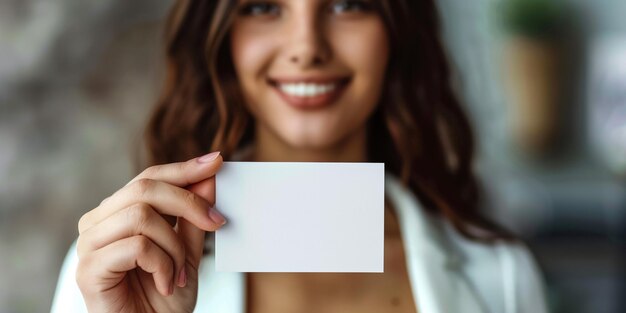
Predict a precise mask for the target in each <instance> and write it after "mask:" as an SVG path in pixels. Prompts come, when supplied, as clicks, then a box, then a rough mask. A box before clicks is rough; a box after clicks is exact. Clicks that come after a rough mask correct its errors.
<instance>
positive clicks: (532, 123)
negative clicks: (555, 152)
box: [504, 36, 561, 155]
mask: <svg viewBox="0 0 626 313" xmlns="http://www.w3.org/2000/svg"><path fill="white" fill-rule="evenodd" d="M504 60H505V66H504V69H505V71H506V73H505V79H506V86H507V91H508V94H509V96H510V98H509V99H510V101H509V102H510V105H509V121H510V130H511V132H512V133H511V135H512V137H513V140H514V141H515V143H516V145H517V146H518V147H519V148H520V149H521V150H522V151H523V152H525V153H528V154H532V155H541V154H544V153H546V152H547V151H548V150H549V149H550V147H551V146H552V144H553V141H554V140H555V138H556V136H557V130H558V128H559V127H558V126H559V117H560V115H561V114H560V110H559V89H560V78H559V74H560V72H561V71H560V62H559V61H560V60H559V49H558V45H557V44H555V43H552V42H549V41H541V40H538V39H532V38H526V37H522V36H519V37H511V38H509V40H508V41H507V42H506V46H505V58H504Z"/></svg>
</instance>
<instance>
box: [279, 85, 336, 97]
mask: <svg viewBox="0 0 626 313" xmlns="http://www.w3.org/2000/svg"><path fill="white" fill-rule="evenodd" d="M336 87H337V84H326V85H320V84H305V83H297V84H278V88H280V90H281V91H283V92H284V93H286V94H289V95H292V96H297V97H313V96H318V95H320V94H323V93H328V92H330V91H332V90H334V89H335V88H336Z"/></svg>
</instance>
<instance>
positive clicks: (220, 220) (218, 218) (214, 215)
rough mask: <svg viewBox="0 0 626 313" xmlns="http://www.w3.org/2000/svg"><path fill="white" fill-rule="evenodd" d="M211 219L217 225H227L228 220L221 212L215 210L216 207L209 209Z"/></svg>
mask: <svg viewBox="0 0 626 313" xmlns="http://www.w3.org/2000/svg"><path fill="white" fill-rule="evenodd" d="M209 217H210V218H211V220H213V222H215V224H217V225H220V226H221V225H224V224H226V219H225V218H224V216H223V215H222V214H220V212H218V211H217V210H216V209H215V207H209Z"/></svg>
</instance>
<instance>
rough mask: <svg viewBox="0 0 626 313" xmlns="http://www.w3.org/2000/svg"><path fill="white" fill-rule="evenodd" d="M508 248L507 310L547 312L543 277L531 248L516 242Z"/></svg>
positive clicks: (506, 265)
mask: <svg viewBox="0 0 626 313" xmlns="http://www.w3.org/2000/svg"><path fill="white" fill-rule="evenodd" d="M506 250H507V252H506V254H507V257H506V262H505V263H506V264H505V267H506V268H507V269H506V272H507V275H505V276H506V277H505V279H506V280H507V282H506V284H505V288H506V291H505V292H506V294H507V295H506V296H505V298H507V299H508V301H507V306H508V308H507V312H520V313H521V312H534V313H547V312H548V306H547V303H546V295H545V286H544V281H543V277H542V274H541V270H540V269H539V266H538V265H537V263H536V262H535V259H534V258H533V256H532V254H531V253H530V251H529V249H528V248H527V247H526V246H525V245H524V244H515V245H509V246H508V249H506Z"/></svg>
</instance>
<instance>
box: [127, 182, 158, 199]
mask: <svg viewBox="0 0 626 313" xmlns="http://www.w3.org/2000/svg"><path fill="white" fill-rule="evenodd" d="M154 183H155V181H154V180H152V179H149V178H141V179H139V180H137V181H136V182H134V183H133V185H132V190H133V194H134V195H135V196H136V197H138V198H144V197H145V196H146V194H147V193H148V191H150V189H151V188H153V187H154Z"/></svg>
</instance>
